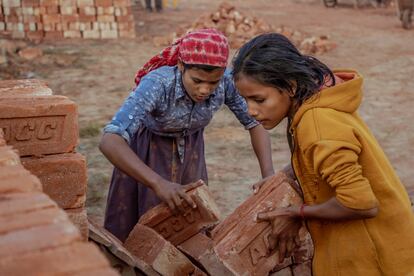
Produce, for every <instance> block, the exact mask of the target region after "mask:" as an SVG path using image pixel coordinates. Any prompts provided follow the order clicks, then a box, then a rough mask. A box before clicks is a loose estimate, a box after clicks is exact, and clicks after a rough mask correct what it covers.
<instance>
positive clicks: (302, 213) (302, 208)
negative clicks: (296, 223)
mask: <svg viewBox="0 0 414 276" xmlns="http://www.w3.org/2000/svg"><path fill="white" fill-rule="evenodd" d="M305 206H306V204H302V205H301V206H300V210H299V216H300V217H301V218H302V219H303V220H304V219H305V212H304V209H305Z"/></svg>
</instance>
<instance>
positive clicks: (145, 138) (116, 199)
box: [104, 127, 207, 242]
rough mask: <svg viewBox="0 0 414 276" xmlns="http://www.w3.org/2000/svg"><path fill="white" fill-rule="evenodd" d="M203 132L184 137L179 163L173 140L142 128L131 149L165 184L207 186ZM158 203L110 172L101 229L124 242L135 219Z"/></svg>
mask: <svg viewBox="0 0 414 276" xmlns="http://www.w3.org/2000/svg"><path fill="white" fill-rule="evenodd" d="M203 132H204V129H201V130H198V131H196V132H194V133H192V134H190V135H188V136H185V137H184V139H185V151H184V160H183V162H181V161H180V158H179V154H178V151H177V144H176V138H174V137H166V136H160V135H157V134H155V133H153V132H151V131H150V130H149V129H148V128H146V127H141V128H140V129H139V130H138V131H137V134H136V135H135V137H134V138H133V139H132V141H131V149H132V150H133V151H134V152H135V153H136V154H137V155H138V157H139V158H140V159H141V160H142V161H143V162H144V163H145V164H146V165H147V166H149V167H150V168H151V169H152V170H154V171H155V172H156V173H158V174H159V175H161V176H162V177H163V178H165V179H166V180H169V181H171V182H176V183H180V184H189V183H191V182H194V181H197V180H199V179H202V180H204V182H205V183H207V168H206V162H205V157H204V137H203ZM159 203H160V199H159V198H158V197H157V196H156V195H155V193H154V192H153V191H152V190H151V189H149V188H147V186H145V185H143V184H141V183H139V182H137V181H136V180H134V179H133V178H131V177H129V176H128V175H126V174H125V173H123V172H122V171H121V170H119V169H118V168H114V171H113V173H112V179H111V185H110V187H109V192H108V200H107V205H106V212H105V222H104V227H105V228H106V229H107V230H108V231H110V232H111V233H112V234H114V235H115V236H116V237H117V238H118V239H120V240H121V241H122V242H124V241H125V240H126V238H127V237H128V234H129V233H130V232H131V231H132V229H133V228H134V226H135V224H136V223H137V222H138V220H139V218H140V217H141V216H142V215H143V214H144V213H145V212H146V211H148V210H149V209H150V208H152V207H154V206H155V205H157V204H159Z"/></svg>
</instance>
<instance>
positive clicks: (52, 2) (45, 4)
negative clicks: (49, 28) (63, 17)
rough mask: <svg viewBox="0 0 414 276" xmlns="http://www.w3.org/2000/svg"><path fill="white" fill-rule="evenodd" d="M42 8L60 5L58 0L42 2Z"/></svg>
mask: <svg viewBox="0 0 414 276" xmlns="http://www.w3.org/2000/svg"><path fill="white" fill-rule="evenodd" d="M40 5H41V6H57V5H59V1H58V0H40Z"/></svg>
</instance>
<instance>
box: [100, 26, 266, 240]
mask: <svg viewBox="0 0 414 276" xmlns="http://www.w3.org/2000/svg"><path fill="white" fill-rule="evenodd" d="M228 55H229V46H228V42H227V39H226V37H225V36H224V35H222V34H221V33H220V32H218V31H217V30H214V29H203V30H198V31H194V32H191V33H189V34H187V35H186V36H184V37H183V38H181V39H179V40H178V41H177V42H175V43H174V44H173V45H172V46H170V47H168V48H166V49H164V50H163V51H162V52H161V53H160V54H159V55H157V56H155V57H153V58H152V59H151V60H150V61H149V62H148V63H146V64H145V65H144V66H143V68H142V69H140V70H139V71H138V72H137V75H136V78H135V81H136V84H137V87H136V89H135V91H133V92H132V93H131V94H130V96H129V97H128V98H127V99H126V101H125V102H124V104H123V105H122V107H121V108H120V109H119V111H118V112H117V113H116V115H115V116H114V118H113V119H112V121H111V122H110V123H109V124H108V125H107V126H106V127H105V129H104V132H105V133H104V135H103V137H102V140H101V143H100V150H101V151H102V152H103V154H104V155H105V156H106V157H107V158H108V159H109V161H111V163H112V164H113V165H114V166H115V169H114V172H113V175H112V180H111V186H110V189H109V194H108V202H107V208H106V214H105V228H107V229H108V230H109V231H110V232H112V233H113V234H114V235H115V236H117V237H118V238H119V239H120V240H121V241H124V240H125V239H126V238H127V236H128V234H129V232H130V231H131V230H132V228H133V227H134V226H135V224H136V223H137V221H138V219H139V217H140V216H141V215H142V214H144V213H145V212H146V211H147V210H148V209H150V208H151V207H153V206H155V205H157V204H159V203H160V201H164V202H166V203H167V204H168V206H169V207H170V208H171V209H172V210H174V211H177V210H182V209H183V200H184V201H186V202H187V203H188V204H189V205H190V206H193V207H195V203H194V202H193V201H192V199H191V198H190V197H189V196H187V195H186V193H185V190H186V189H187V188H191V187H192V186H195V185H198V183H196V181H198V180H200V179H201V180H203V181H204V182H206V183H207V171H206V162H205V157H204V138H203V132H204V128H205V127H206V125H207V124H208V123H209V122H210V120H211V118H212V116H213V114H214V113H215V112H216V111H218V110H219V109H220V107H221V106H222V105H223V104H226V105H227V106H228V107H229V108H230V110H231V111H232V112H233V113H234V114H235V115H236V117H237V119H238V120H239V121H240V122H241V123H242V124H243V125H244V127H245V128H246V129H247V130H249V132H250V135H251V141H252V145H253V149H254V151H255V153H256V155H257V158H258V160H259V163H260V167H261V172H262V176H263V177H266V176H269V175H271V174H273V173H274V171H273V165H272V159H271V154H270V152H271V151H270V139H269V137H268V134H267V132H266V131H265V130H264V128H263V127H262V126H261V125H260V124H259V123H258V122H257V121H256V120H254V119H253V118H252V117H250V116H249V115H248V112H247V105H246V102H245V101H244V99H243V98H242V97H241V96H240V95H239V94H238V92H237V91H236V89H235V86H234V84H233V81H232V77H231V74H230V73H229V72H228V71H226V70H225V69H226V65H227V60H228ZM183 184H187V185H183Z"/></svg>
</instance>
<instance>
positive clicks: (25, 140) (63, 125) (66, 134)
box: [0, 96, 78, 156]
mask: <svg viewBox="0 0 414 276" xmlns="http://www.w3.org/2000/svg"><path fill="white" fill-rule="evenodd" d="M0 128H2V129H3V131H4V134H5V136H4V137H5V139H6V142H7V143H8V144H9V145H12V146H14V147H15V148H16V149H17V150H18V151H19V153H20V156H30V155H35V156H41V155H43V154H56V153H66V152H72V151H73V150H74V148H75V147H76V145H77V143H78V118H77V107H76V104H75V103H74V102H72V101H70V100H69V99H67V98H66V97H63V96H36V97H16V98H9V97H7V98H0Z"/></svg>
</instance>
